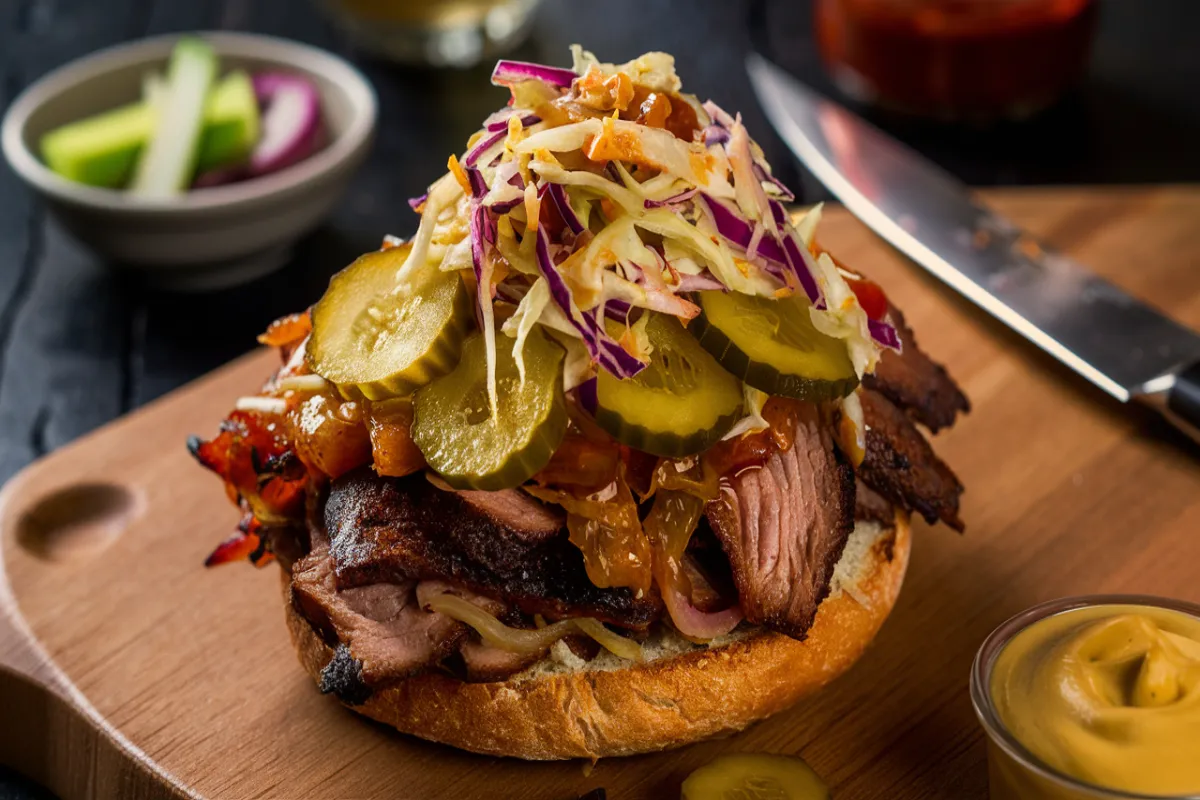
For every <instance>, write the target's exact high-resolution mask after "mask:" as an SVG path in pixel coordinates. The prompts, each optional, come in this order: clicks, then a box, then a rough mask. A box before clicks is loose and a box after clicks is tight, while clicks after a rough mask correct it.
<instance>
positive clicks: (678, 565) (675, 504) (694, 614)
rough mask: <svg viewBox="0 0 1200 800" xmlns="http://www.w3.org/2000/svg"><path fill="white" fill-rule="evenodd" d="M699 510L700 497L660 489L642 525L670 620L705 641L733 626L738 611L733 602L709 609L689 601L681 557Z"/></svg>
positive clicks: (689, 589) (739, 616)
mask: <svg viewBox="0 0 1200 800" xmlns="http://www.w3.org/2000/svg"><path fill="white" fill-rule="evenodd" d="M703 513H704V501H703V500H701V499H700V498H698V497H696V496H694V495H692V494H690V493H688V492H682V491H672V490H667V489H664V490H662V491H660V492H658V493H657V495H656V496H655V498H654V506H653V507H652V508H651V509H650V514H649V515H648V516H647V517H646V521H645V529H646V535H647V536H648V537H649V538H650V541H651V543H652V545H653V548H654V579H655V581H657V583H658V588H659V591H660V592H662V596H663V601H664V602H665V603H666V605H667V613H668V614H670V616H671V622H672V623H673V624H674V625H675V628H676V630H678V631H679V632H680V633H681V634H683V635H684V636H685V637H687V638H689V639H693V640H701V641H708V640H710V639H715V638H716V637H718V636H723V635H724V634H726V633H729V632H730V631H731V630H733V629H734V628H735V627H737V624H738V623H739V622H741V620H742V612H741V610H740V609H739V608H738V607H737V606H736V605H734V606H732V607H730V608H727V609H725V610H723V611H716V612H712V613H708V612H704V611H701V610H700V609H698V608H696V607H695V606H694V605H692V601H691V599H690V598H691V594H692V586H691V581H689V580H688V577H687V573H686V571H685V570H684V568H683V558H684V553H685V552H686V551H687V546H688V542H690V541H691V539H692V534H694V533H695V532H696V526H697V525H699V523H700V516H701V515H702V514H703Z"/></svg>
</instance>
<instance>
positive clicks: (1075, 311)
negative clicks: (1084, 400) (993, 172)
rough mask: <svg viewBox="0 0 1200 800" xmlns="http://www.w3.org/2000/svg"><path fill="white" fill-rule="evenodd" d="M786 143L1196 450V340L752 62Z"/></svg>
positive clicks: (914, 158) (996, 306) (934, 263)
mask: <svg viewBox="0 0 1200 800" xmlns="http://www.w3.org/2000/svg"><path fill="white" fill-rule="evenodd" d="M746 68H747V70H748V71H749V73H750V80H751V83H753V85H754V89H755V92H756V93H757V94H758V99H759V100H760V101H761V102H762V105H763V109H764V110H765V111H766V114H767V117H768V118H769V119H770V120H771V122H772V124H773V125H774V126H775V129H776V130H777V131H778V132H779V135H780V136H781V137H782V138H783V141H784V142H786V143H787V145H788V147H790V148H791V150H792V152H793V153H795V155H796V157H797V158H799V159H800V161H801V162H802V163H803V164H804V165H805V166H806V167H807V168H808V169H809V171H811V172H812V173H813V175H815V176H816V177H817V178H818V179H819V180H820V181H821V182H822V183H823V184H825V186H826V188H828V189H829V191H830V192H832V193H833V194H834V196H836V197H837V198H838V199H839V200H841V201H842V203H844V204H845V206H846V208H848V209H850V211H851V212H852V213H853V214H854V215H855V216H856V217H858V218H859V219H860V220H862V221H863V222H864V223H866V224H867V226H869V227H870V228H871V229H872V230H874V231H875V232H876V233H877V234H879V235H880V236H881V237H883V238H884V239H885V240H887V241H888V242H890V243H891V244H892V245H893V246H894V247H896V248H897V249H898V250H900V251H901V252H903V253H904V254H905V255H907V256H908V257H909V258H911V259H912V260H913V261H915V262H917V263H918V264H920V265H921V266H922V267H924V268H925V269H927V270H929V271H930V272H932V273H933V274H934V275H937V276H938V277H939V278H941V279H942V280H943V281H945V282H946V283H948V284H950V285H951V286H952V287H954V288H955V289H957V290H958V291H960V292H962V293H963V294H964V295H966V296H967V297H968V298H969V299H970V300H972V301H974V302H975V303H976V304H978V305H979V306H980V307H981V308H983V309H984V310H985V311H987V312H988V313H990V314H991V315H992V316H994V317H996V318H997V319H999V320H1000V321H1001V322H1004V323H1005V324H1006V325H1008V326H1009V327H1010V328H1012V329H1013V330H1015V331H1016V332H1018V333H1020V334H1021V335H1022V336H1024V337H1025V338H1026V339H1028V340H1029V341H1031V342H1033V343H1034V344H1036V345H1037V346H1038V347H1041V348H1042V349H1043V350H1045V351H1046V352H1047V353H1049V354H1050V355H1052V356H1054V357H1055V358H1057V359H1058V360H1059V361H1061V362H1062V363H1063V364H1065V365H1067V366H1068V367H1070V368H1071V369H1073V370H1075V371H1076V372H1077V373H1079V374H1080V375H1082V376H1083V377H1085V378H1087V379H1088V380H1089V381H1091V382H1092V383H1094V384H1095V385H1096V386H1098V387H1100V388H1101V389H1103V390H1104V391H1106V392H1108V393H1109V394H1111V395H1112V396H1113V397H1115V398H1117V399H1118V400H1120V401H1122V402H1130V401H1139V402H1144V403H1147V404H1149V405H1151V406H1153V407H1155V408H1156V409H1157V410H1159V411H1160V412H1162V413H1163V414H1164V416H1166V417H1167V418H1168V419H1169V420H1170V421H1171V422H1172V423H1174V424H1175V425H1176V426H1178V427H1179V428H1181V429H1182V430H1184V431H1185V432H1187V433H1188V434H1189V435H1191V436H1192V437H1193V438H1194V439H1196V440H1197V441H1200V335H1198V334H1196V333H1195V332H1193V331H1191V330H1188V329H1187V328H1185V327H1183V326H1181V325H1179V324H1177V323H1175V322H1173V321H1172V320H1170V319H1168V318H1167V317H1166V316H1164V315H1163V314H1161V313H1160V312H1158V311H1156V310H1155V309H1153V308H1150V307H1149V306H1147V305H1145V304H1144V303H1142V302H1140V301H1138V300H1136V299H1134V298H1133V297H1130V296H1129V295H1128V294H1126V293H1125V292H1124V291H1122V290H1121V289H1119V288H1117V287H1116V286H1113V285H1112V284H1111V283H1109V282H1107V281H1105V280H1103V279H1101V278H1099V277H1097V276H1096V275H1094V274H1092V273H1091V272H1090V271H1089V270H1088V269H1087V268H1086V267H1084V266H1083V265H1081V264H1079V263H1077V262H1075V261H1072V260H1071V259H1070V258H1067V257H1066V256H1064V255H1062V254H1060V253H1056V252H1054V250H1052V249H1051V248H1049V247H1047V246H1046V245H1044V244H1042V243H1040V242H1038V241H1037V240H1036V239H1034V238H1033V237H1032V236H1030V235H1029V234H1028V233H1025V232H1023V231H1021V230H1020V229H1018V228H1017V227H1016V226H1015V225H1014V224H1013V223H1011V222H1009V221H1008V220H1006V219H1004V218H1003V217H1001V216H999V215H998V214H996V213H995V212H994V211H991V210H990V209H988V208H986V207H984V206H981V205H979V204H978V203H977V202H975V200H974V199H973V198H972V197H971V194H970V192H969V191H968V189H967V187H966V186H964V185H963V184H962V183H960V182H959V181H958V180H956V179H955V178H954V177H953V176H951V175H950V174H949V173H947V172H945V171H943V170H942V169H940V168H939V167H937V166H936V165H934V164H932V163H930V162H929V161H927V160H926V159H925V158H923V157H922V156H920V155H918V154H917V153H916V152H914V151H913V150H911V149H909V148H908V147H905V146H904V145H902V144H900V143H899V142H897V141H895V140H894V139H892V138H890V137H889V136H887V135H886V134H884V133H883V132H882V131H880V130H879V129H877V128H874V127H872V126H871V125H869V124H868V123H866V122H865V121H863V120H862V119H860V118H859V117H857V116H855V115H854V114H852V113H850V112H849V111H847V110H846V109H844V108H842V107H841V106H839V105H837V104H836V103H833V102H831V101H829V100H827V99H825V98H824V97H821V96H820V95H819V94H817V93H815V92H813V91H812V90H811V89H808V88H807V87H805V86H804V85H803V84H801V83H799V82H798V81H796V80H795V79H794V78H792V77H791V76H790V75H788V74H787V73H786V72H784V71H783V70H781V69H779V68H778V67H776V66H774V65H773V64H771V63H769V62H768V61H766V60H765V59H763V58H762V57H760V56H758V55H751V56H750V57H749V58H748V59H747V62H746Z"/></svg>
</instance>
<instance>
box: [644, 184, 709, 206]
mask: <svg viewBox="0 0 1200 800" xmlns="http://www.w3.org/2000/svg"><path fill="white" fill-rule="evenodd" d="M699 191H700V190H699V189H688V190H687V191H686V192H680V193H679V194H677V195H675V196H674V197H668V198H667V199H666V200H647V201H646V202H645V203H643V205H644V206H645V207H646V208H662V207H663V206H671V205H675V204H677V203H682V202H684V201H685V200H691V199H692V198H693V197H695V196H696V195H697V193H699Z"/></svg>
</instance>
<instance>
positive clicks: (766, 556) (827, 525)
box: [707, 405, 854, 638]
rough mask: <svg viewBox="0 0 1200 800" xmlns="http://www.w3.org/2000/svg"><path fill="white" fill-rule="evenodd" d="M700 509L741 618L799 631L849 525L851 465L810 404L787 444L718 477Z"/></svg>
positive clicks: (825, 587)
mask: <svg viewBox="0 0 1200 800" xmlns="http://www.w3.org/2000/svg"><path fill="white" fill-rule="evenodd" d="M707 514H708V520H709V523H710V524H711V526H712V529H713V531H714V532H715V533H716V535H717V537H718V538H719V539H720V540H721V544H722V546H723V547H724V549H725V552H726V554H727V555H728V556H729V561H730V565H731V566H732V568H733V577H734V581H735V582H736V584H737V588H738V594H739V597H740V602H741V607H742V612H743V613H744V614H745V615H746V619H747V620H749V621H750V622H754V623H762V624H765V625H766V626H767V627H769V628H772V629H774V630H777V631H781V632H783V633H786V634H787V635H789V636H794V637H796V638H803V637H804V636H805V634H806V633H807V631H808V629H809V627H810V626H811V625H812V622H813V618H814V617H815V616H816V613H817V606H818V605H819V604H820V602H821V600H823V599H824V598H825V595H826V594H828V592H829V580H830V578H831V577H832V575H833V568H834V565H835V564H836V563H837V560H838V558H840V557H841V554H842V550H843V549H844V547H845V545H846V539H847V538H848V537H849V535H850V531H851V529H852V528H853V527H854V472H853V471H852V470H851V468H850V466H849V464H848V463H847V462H846V460H845V458H844V457H843V456H842V455H841V453H840V452H839V451H838V450H837V449H836V448H835V447H834V444H833V438H832V436H831V435H830V433H829V431H828V430H827V429H826V428H825V426H824V425H822V424H821V421H820V413H819V411H818V409H817V408H816V406H812V405H805V406H804V411H803V414H802V416H801V418H800V420H799V422H798V424H797V431H796V438H795V443H794V444H793V445H792V447H791V448H790V449H789V450H787V451H784V452H780V453H776V454H775V455H773V456H772V457H771V458H770V459H769V460H768V461H767V462H766V464H764V465H763V466H762V467H761V468H759V469H752V470H747V471H745V472H742V473H741V474H739V475H737V476H735V477H733V478H731V479H728V480H727V481H724V482H723V483H722V495H721V498H720V499H718V500H714V501H712V502H711V503H709V505H708V509H707Z"/></svg>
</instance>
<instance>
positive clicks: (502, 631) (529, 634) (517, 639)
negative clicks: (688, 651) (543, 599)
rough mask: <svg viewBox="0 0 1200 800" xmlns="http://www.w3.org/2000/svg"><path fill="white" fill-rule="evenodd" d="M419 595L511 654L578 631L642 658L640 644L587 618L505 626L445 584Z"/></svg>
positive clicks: (625, 654) (605, 645) (526, 652)
mask: <svg viewBox="0 0 1200 800" xmlns="http://www.w3.org/2000/svg"><path fill="white" fill-rule="evenodd" d="M421 589H422V586H421V585H419V586H418V592H420V591H421ZM438 590H440V591H438ZM422 594H423V595H424V596H423V597H418V602H420V603H421V605H422V606H423V607H425V608H428V609H429V610H430V611H434V612H436V613H439V614H445V615H446V616H447V617H450V618H451V619H455V620H458V621H459V622H462V623H464V624H466V625H470V626H471V627H472V628H474V629H475V632H476V633H478V634H479V638H480V639H482V640H483V642H484V644H487V645H490V646H492V647H495V648H498V649H500V650H505V651H507V652H510V653H520V654H522V655H533V654H535V653H540V652H543V651H544V650H547V649H548V648H549V647H550V645H552V644H554V643H555V642H557V641H558V640H559V639H561V638H563V637H564V636H567V635H569V634H571V633H572V632H573V631H576V630H577V631H579V632H580V633H583V634H585V635H586V636H590V637H591V638H592V639H595V640H596V642H597V643H598V644H599V645H600V646H601V647H603V648H604V649H605V650H608V651H609V652H610V653H612V654H613V655H615V656H619V657H621V658H624V659H627V660H629V661H643V660H644V659H645V654H644V653H643V652H642V647H641V645H639V644H638V643H637V642H635V641H633V640H631V639H627V638H625V637H624V636H622V635H620V634H619V633H616V632H614V631H610V630H609V629H608V628H606V627H604V625H603V624H602V623H601V622H600V621H599V620H595V619H591V618H590V617H577V618H574V619H564V620H559V621H558V622H555V623H554V624H552V625H546V626H544V627H541V628H533V629H526V628H513V627H510V626H508V625H505V624H504V623H502V622H501V621H500V620H498V619H496V617H495V616H493V615H491V614H489V613H488V612H487V611H484V610H483V609H482V608H480V607H479V606H477V605H475V604H474V603H472V602H471V601H469V600H464V599H463V598H461V597H459V596H458V595H454V594H450V593H449V592H448V591H446V587H444V586H441V585H439V586H437V587H436V589H434V590H433V591H429V590H427V591H426V592H423V593H422Z"/></svg>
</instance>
